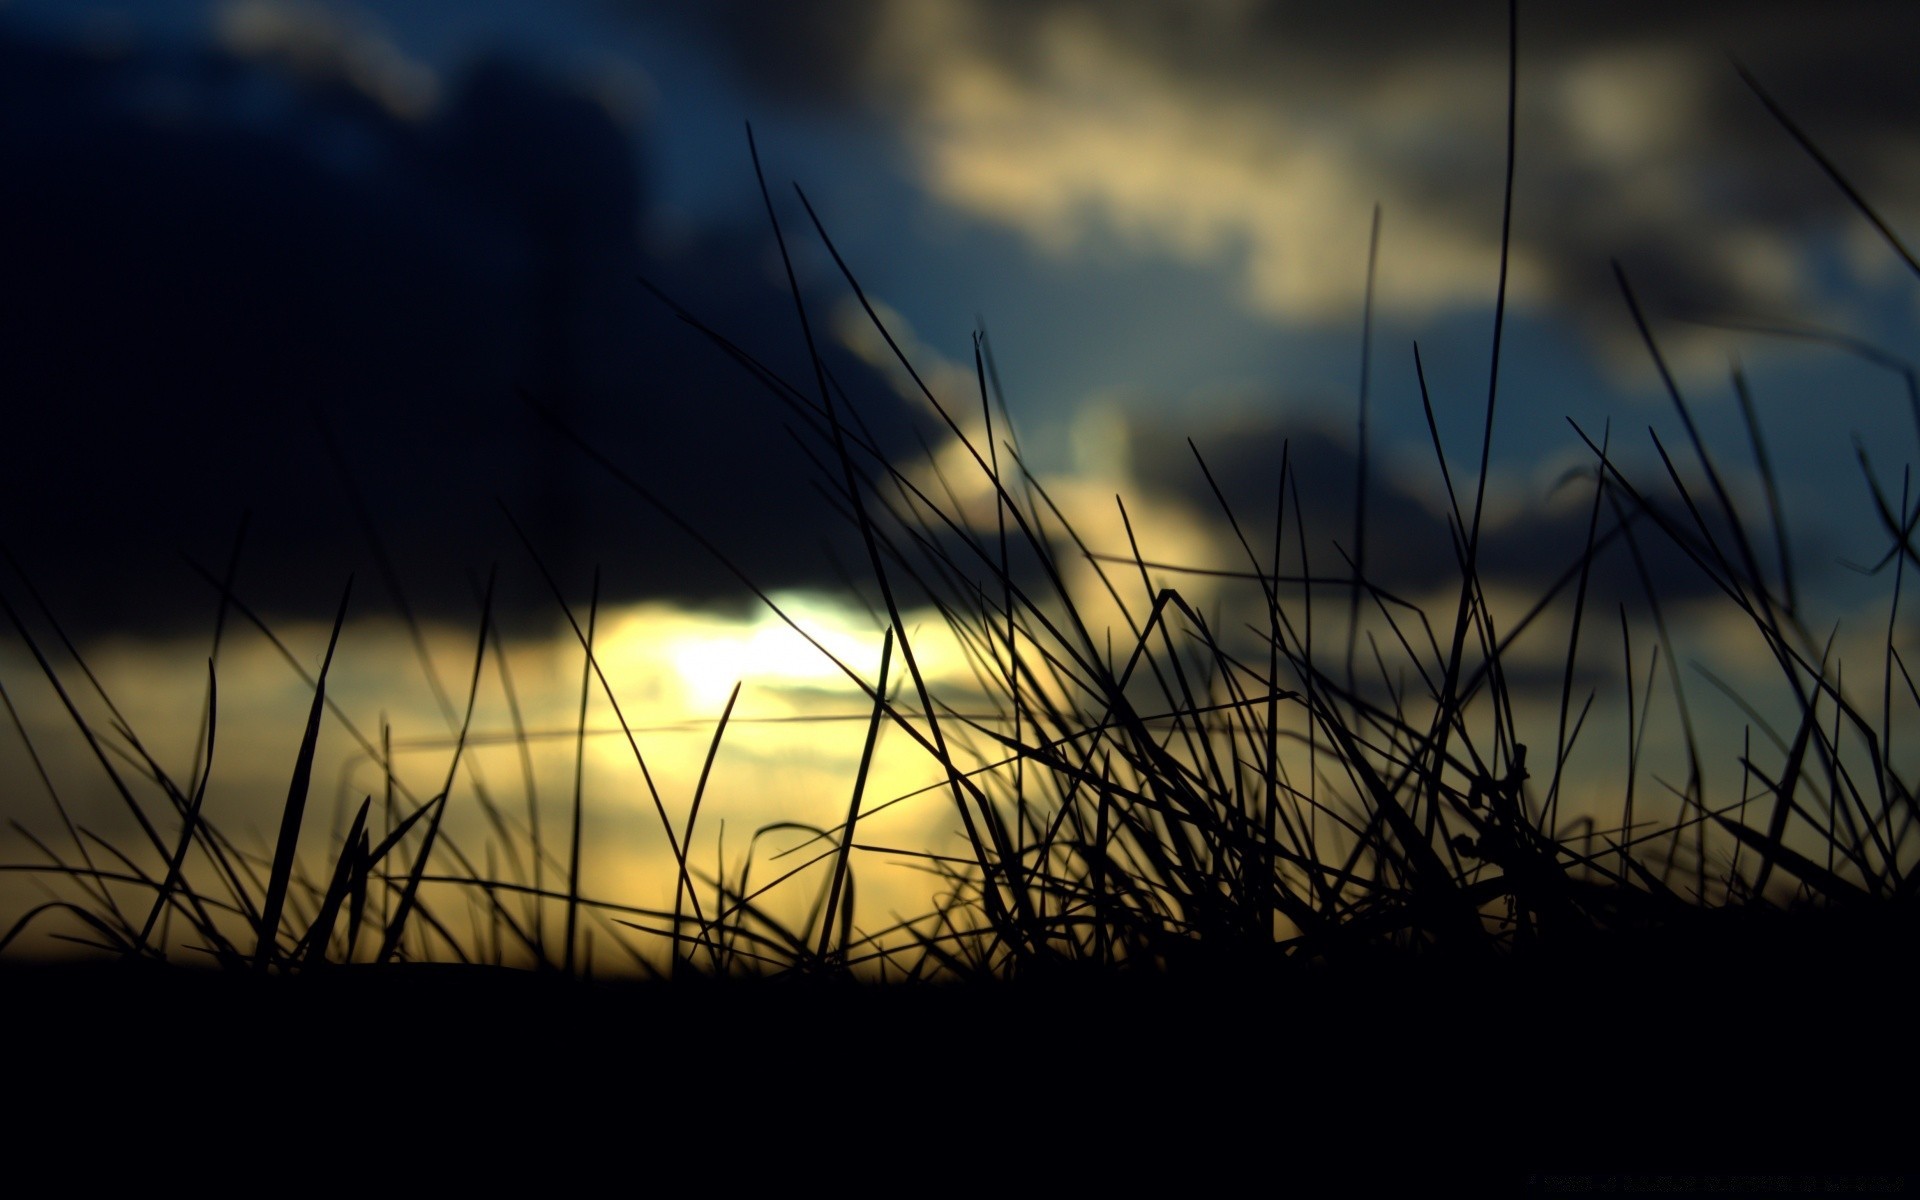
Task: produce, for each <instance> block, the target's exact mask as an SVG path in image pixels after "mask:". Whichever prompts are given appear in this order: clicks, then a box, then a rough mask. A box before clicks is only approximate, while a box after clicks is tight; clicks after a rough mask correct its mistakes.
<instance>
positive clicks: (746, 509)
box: [0, 30, 914, 632]
mask: <svg viewBox="0 0 1920 1200" xmlns="http://www.w3.org/2000/svg"><path fill="white" fill-rule="evenodd" d="M742 162H743V180H744V181H746V182H748V183H749V185H750V178H751V177H750V175H747V174H745V152H744V147H743V148H742ZM643 200H644V184H643V182H642V181H641V180H640V179H639V178H638V177H637V174H636V168H635V157H634V154H633V151H632V144H631V140H630V138H629V136H628V133H627V131H625V130H623V129H622V128H620V126H619V125H618V124H617V122H616V121H615V119H614V118H613V117H611V116H610V115H609V114H608V112H607V111H606V110H605V109H604V108H602V107H601V106H600V105H598V104H597V103H595V102H593V101H590V100H588V99H586V98H583V97H582V96H580V95H578V94H576V93H574V92H573V91H571V90H569V89H568V88H567V87H565V86H563V85H559V84H556V83H554V82H553V81H550V80H548V79H545V78H542V77H540V76H538V75H535V74H530V73H528V72H526V71H524V70H522V69H519V68H516V67H512V66H508V65H505V64H503V63H499V62H494V63H490V64H483V65H480V66H478V67H476V68H475V69H473V70H471V71H470V72H468V73H466V74H465V75H464V76H462V77H460V78H458V79H454V80H450V81H447V86H446V88H445V91H444V94H443V96H442V98H441V102H440V104H439V106H438V108H437V110H435V111H434V112H433V113H432V114H431V115H429V116H424V117H420V118H418V119H409V118H406V117H402V116H399V115H396V114H395V113H394V112H393V111H391V110H390V109H389V108H388V107H386V106H383V104H382V103H381V102H380V101H379V100H378V99H377V98H376V97H374V96H372V95H370V94H368V93H366V92H364V91H362V90H359V89H357V88H355V87H353V86H349V85H348V84H346V83H344V82H342V81H341V80H339V79H335V78H331V77H328V76H326V75H325V74H324V73H318V74H316V73H314V72H311V71H310V72H307V73H306V74H305V75H300V74H297V73H290V72H288V71H285V70H283V69H281V68H280V67H276V66H273V65H267V64H261V63H257V62H251V61H246V60H242V59H239V58H235V57H232V56H229V55H226V54H223V53H218V52H205V53H200V54H195V55H186V56H180V55H172V56H161V55H146V54H130V55H122V56H116V57H92V56H89V55H86V54H83V53H80V52H78V51H75V50H72V49H69V48H65V47H62V46H58V45H48V44H38V43H35V42H31V41H26V40H21V39H19V38H15V37H7V36H5V33H4V31H3V30H0V217H3V219H0V264H4V265H3V266H0V270H3V271H4V279H5V286H4V289H0V395H4V397H5V406H6V412H7V425H6V441H5V450H4V454H5V472H4V480H3V481H0V504H3V505H4V508H3V509H0V512H4V527H3V532H0V542H4V543H5V544H6V545H7V546H8V548H9V549H10V550H11V551H12V552H13V553H14V554H15V555H16V556H18V558H19V559H20V560H21V561H22V562H23V564H25V565H26V566H27V568H28V569H29V570H30V571H31V572H32V573H33V574H34V575H35V577H36V578H37V579H38V580H40V582H41V583H43V584H44V586H45V588H46V590H47V591H48V592H49V593H50V594H51V595H52V596H53V598H54V599H55V601H56V604H57V606H58V607H59V609H60V611H61V612H62V613H63V615H65V616H66V617H67V618H68V619H70V620H71V621H73V622H74V623H75V624H77V625H79V626H81V627H83V628H89V629H94V628H103V627H118V628H126V629H137V630H141V631H148V632H152V631H157V630H158V629H160V628H163V627H168V626H171V627H175V628H179V627H183V626H185V627H194V626H198V625H200V624H203V623H207V622H210V621H211V618H212V614H213V611H214V607H215V605H214V593H213V592H212V591H211V590H210V589H208V588H207V587H205V586H204V585H202V584H200V583H198V582H197V581H196V580H195V579H194V577H193V575H192V574H191V573H190V572H189V571H188V570H187V569H185V568H184V567H182V566H181V557H182V556H183V555H188V556H191V557H192V558H194V559H196V560H197V561H199V562H201V563H203V564H205V565H207V566H209V567H211V568H214V569H216V570H217V569H218V568H219V566H220V565H221V564H222V563H223V562H224V561H225V558H226V555H227V550H228V546H229V544H230V543H231V541H232V538H233V535H234V532H235V530H236V529H237V528H238V526H239V524H240V521H241V516H242V513H243V511H246V510H251V511H252V514H253V519H252V526H251V531H250V534H249V539H248V542H247V550H246V553H245V556H244V558H243V560H242V565H241V571H240V582H241V589H240V590H241V592H242V594H243V596H246V597H248V598H251V599H253V600H254V601H255V602H257V603H259V604H261V605H262V606H263V607H265V608H267V609H269V610H270V611H273V612H276V613H279V614H283V615H286V614H302V615H320V614H324V613H327V612H330V611H331V608H332V605H333V603H334V602H335V599H336V598H337V596H338V592H339V589H340V587H341V584H342V582H343V581H344V579H345V577H346V575H347V574H348V572H350V571H354V572H358V574H359V577H360V590H359V595H360V597H361V608H362V611H366V610H367V609H369V608H378V607H381V606H383V605H384V604H385V603H386V596H385V594H384V589H383V588H381V587H380V586H379V585H378V583H377V582H376V576H375V574H374V571H373V567H372V557H371V553H370V551H369V548H368V547H369V544H368V541H367V539H366V538H365V537H364V536H363V535H362V533H361V531H360V529H359V527H358V524H357V522H356V519H355V517H354V515H353V511H354V504H353V501H352V499H351V497H350V492H349V489H348V486H347V484H346V482H345V481H344V480H343V478H342V475H341V474H340V472H339V471H338V470H337V469H336V468H335V466H334V465H333V463H332V462H331V460H330V455H329V454H328V453H327V452H326V450H325V442H324V438H323V435H322V432H321V431H322V429H323V428H324V429H325V430H327V431H329V433H330V436H331V437H332V438H333V439H334V440H335V441H336V442H337V444H338V445H339V446H340V449H341V457H342V458H343V460H344V462H345V464H346V471H347V477H348V478H350V479H351V480H352V482H353V485H354V486H356V487H357V488H358V490H359V491H360V493H362V494H363V496H364V498H365V502H366V505H367V508H368V510H369V511H370V513H371V516H372V519H373V521H374V523H375V524H376V525H377V526H378V528H379V529H380V531H381V533H382V535H383V536H384V537H385V538H386V539H387V541H388V543H389V548H390V550H391V552H392V554H393V556H394V558H395V559H396V560H397V562H398V564H399V570H400V574H401V576H402V579H403V582H404V583H405V584H406V586H407V589H408V591H409V594H410V595H411V597H412V598H413V600H414V601H415V602H416V603H417V604H420V605H422V606H423V607H425V609H426V610H427V611H428V613H429V614H432V613H436V612H437V613H443V614H446V615H450V616H455V617H456V618H458V619H462V620H465V619H467V616H468V614H470V613H472V612H473V611H474V608H473V591H472V583H471V581H472V580H476V579H480V578H484V576H485V574H486V572H487V569H488V567H489V565H490V564H491V563H493V562H496V561H498V562H500V563H501V564H502V566H503V568H504V569H505V571H507V572H512V573H516V574H518V575H522V576H529V577H530V576H531V575H532V572H531V569H530V567H529V565H528V563H527V560H526V558H525V555H524V553H523V552H522V551H521V550H520V548H519V546H518V545H517V543H516V542H515V540H514V538H513V536H512V534H511V531H510V529H509V527H508V525H507V523H506V522H505V520H504V519H503V518H502V516H501V515H500V513H499V511H498V507H497V505H496V498H497V499H498V500H499V501H504V502H505V503H506V504H507V505H508V506H509V507H510V508H511V509H512V510H513V511H514V512H515V514H516V515H517V516H518V518H519V519H520V520H521V522H522V523H523V524H525V525H526V526H527V527H528V529H529V531H530V533H531V535H532V538H533V540H534V542H535V543H536V545H537V546H538V547H539V548H540V549H541V550H542V552H543V553H545V554H546V555H548V556H549V558H550V559H551V561H552V562H553V563H554V565H556V566H557V567H558V568H559V569H560V570H561V572H562V576H563V578H564V579H565V580H566V581H567V584H568V587H569V588H570V589H571V590H572V591H573V592H574V593H576V596H577V597H580V598H583V593H584V591H585V583H586V576H587V573H588V572H590V571H591V569H592V567H593V566H594V565H595V564H596V563H597V564H602V565H604V567H605V568H606V570H607V572H608V583H607V587H606V589H605V591H604V593H603V594H604V595H606V596H608V597H609V598H638V597H674V598H682V599H693V600H703V601H714V600H718V599H721V598H729V597H738V596H740V595H741V594H742V591H741V588H740V587H739V585H738V584H737V583H736V582H735V581H734V580H733V579H732V577H731V576H730V575H728V574H727V573H726V572H725V571H724V570H723V569H722V568H720V567H719V566H718V565H717V564H716V563H715V562H714V561H713V560H712V559H711V558H710V557H708V556H707V555H706V554H705V553H704V552H703V551H701V550H699V549H697V548H696V547H695V546H694V545H693V543H692V542H691V541H690V540H689V539H688V538H687V537H685V536H684V535H683V534H682V533H680V532H679V531H678V530H677V529H674V528H672V527H671V526H670V525H669V524H668V523H667V522H665V521H663V520H661V519H660V518H659V517H658V515H657V514H655V513H653V512H652V511H651V510H649V509H648V508H646V507H645V506H644V505H643V504H642V503H640V502H639V501H637V500H636V499H634V498H633V497H632V496H631V495H629V494H627V493H626V492H625V491H624V490H623V489H622V488H620V487H619V486H617V485H615V484H613V483H612V482H610V481H609V480H608V478H607V477H606V476H605V474H604V472H602V471H601V470H600V469H599V468H598V467H596V466H594V465H592V464H591V463H590V462H589V461H588V460H587V459H586V458H585V457H584V456H582V455H581V454H580V453H578V452H577V451H576V450H575V449H574V448H573V447H572V446H570V445H568V444H567V443H566V442H565V441H564V440H563V439H561V438H560V437H558V436H556V435H555V433H554V432H553V431H552V430H551V429H550V428H548V427H547V426H546V425H545V424H543V422H542V421H541V420H540V419H538V418H537V417H536V416H535V415H534V414H533V413H532V412H531V411H530V410H529V409H528V408H527V407H526V406H525V405H524V404H523V403H522V402H521V400H520V399H519V397H518V395H517V390H518V389H520V388H524V389H526V390H527V391H528V392H530V393H532V394H533V395H535V396H537V397H538V398H539V399H540V400H541V401H542V402H544V403H546V404H548V405H549V406H551V408H552V409H553V410H554V411H556V412H558V413H560V414H561V415H562V416H563V418H564V419H565V420H566V421H567V422H568V423H570V424H572V425H573V426H575V427H576V428H578V429H579V430H580V431H581V433H582V434H583V435H584V436H585V437H586V438H587V439H589V440H590V441H591V442H593V443H594V444H595V445H596V446H598V447H600V448H601V449H603V450H604V451H605V452H606V453H607V454H608V455H609V456H611V457H612V458H614V459H615V460H617V461H618V462H619V463H620V464H621V465H622V466H623V467H625V468H626V469H627V470H628V471H629V472H630V473H631V474H632V475H633V476H634V477H635V478H637V479H639V480H640V481H642V482H643V483H644V484H645V486H647V487H648V488H650V489H652V490H653V491H654V492H655V493H657V494H658V495H659V496H661V497H663V498H666V499H668V500H669V501H670V502H672V503H674V504H676V505H678V506H680V507H681V509H682V511H683V512H684V513H685V514H686V515H687V516H688V517H690V518H692V519H693V520H695V521H696V522H697V523H698V524H699V525H700V527H701V528H702V530H703V531H704V532H706V533H707V534H708V535H709V536H710V537H711V538H712V539H713V540H714V541H715V542H716V543H718V544H719V545H720V546H722V547H723V548H724V549H725V550H726V551H727V552H728V553H729V554H731V555H733V556H735V557H736V558H737V560H738V561H739V563H740V564H741V565H742V566H743V567H745V568H746V569H747V570H748V571H750V572H751V573H752V574H753V575H754V577H755V579H756V581H757V582H759V583H761V584H762V585H764V586H767V587H783V586H821V587H832V586H836V585H837V583H838V580H839V576H838V575H837V573H836V571H835V569H834V567H833V566H832V564H831V563H830V562H829V559H828V555H827V553H826V552H825V549H824V548H825V547H826V546H828V545H829V544H837V545H838V548H839V551H840V552H843V553H846V552H848V551H849V546H848V544H847V543H845V542H844V541H841V542H838V543H835V536H834V535H835V530H836V526H835V524H834V523H833V522H832V521H831V520H830V518H826V517H824V516H823V514H824V512H825V510H824V508H823V507H822V505H821V504H820V503H818V502H817V499H816V497H815V495H814V493H813V489H812V484H811V479H812V476H813V470H812V467H811V466H810V465H809V464H808V463H807V462H806V461H805V459H804V456H802V455H801V454H800V453H799V452H798V451H797V450H796V448H795V446H794V443H793V439H792V435H791V434H790V433H789V431H788V426H789V425H790V424H794V423H795V422H794V421H793V418H792V416H791V414H790V413H788V412H787V410H785V409H784V408H782V407H781V406H780V405H779V404H778V403H776V402H774V401H773V400H772V399H771V398H770V397H769V396H768V395H767V394H766V393H765V391H764V389H762V388H761V387H760V386H759V385H758V384H756V383H754V382H753V381H752V380H751V378H750V377H749V376H748V375H747V373H746V372H744V371H743V370H742V369H741V368H740V367H739V366H738V365H737V364H735V363H734V362H732V361H731V360H729V359H728V358H727V357H726V356H725V355H724V354H723V353H721V352H720V351H718V350H716V349H715V348H714V347H713V346H712V345H710V344H708V343H707V342H706V340H705V339H703V338H702V337H701V336H699V335H698V334H697V333H695V332H694V331H693V330H691V329H689V328H687V327H686V326H684V325H682V324H681V323H679V322H678V321H676V320H675V319H674V318H673V316H672V315H671V313H670V312H669V311H668V310H667V309H666V308H665V307H664V306H662V305H661V304H659V303H658V302H657V301H655V300H654V299H653V298H652V297H651V296H649V295H648V294H647V293H646V292H645V291H644V289H643V288H642V287H641V286H640V284H639V283H638V282H637V280H636V277H637V276H639V275H642V274H644V275H646V276H647V277H648V278H650V279H652V280H653V281H654V282H655V283H657V284H658V285H659V286H661V287H662V288H663V289H664V290H665V291H667V292H668V293H670V294H672V295H674V296H675V297H676V298H677V299H679V300H681V301H682V302H683V303H685V304H686V305H687V306H688V307H689V308H690V309H692V310H693V311H694V312H696V313H698V314H700V315H701V316H703V317H705V318H707V319H708V320H710V321H711V322H712V323H713V324H714V325H715V326H716V327H717V328H718V329H720V330H723V331H725V332H727V333H729V334H730V335H732V336H735V337H736V338H737V339H738V340H739V341H741V342H742V343H743V345H745V346H746V347H747V348H748V349H750V350H751V351H753V352H755V353H757V354H762V355H767V356H769V358H770V361H771V362H772V365H774V366H775V367H776V368H777V369H779V370H780V371H782V372H783V373H785V374H786V375H788V376H789V377H790V378H792V379H793V380H794V381H795V382H797V383H805V384H808V385H809V390H810V384H811V372H810V370H804V369H803V368H804V367H805V358H804V353H803V351H802V349H801V347H802V342H801V339H800V335H799V333H798V331H797V325H796V323H795V319H794V316H793V308H792V303H791V300H790V299H789V298H788V297H787V296H786V295H785V293H784V292H783V291H782V290H781V289H780V288H779V287H778V286H777V285H776V283H775V282H774V281H773V280H772V279H771V278H770V277H769V275H768V272H767V269H766V259H765V256H766V251H767V246H768V241H769V239H768V235H767V233H766V231H765V230H764V229H755V230H745V231H737V232H735V233H732V234H726V235H722V234H720V233H718V232H709V233H708V234H707V235H705V238H704V240H702V241H701V242H700V243H699V244H697V245H696V246H694V247H693V248H691V249H690V250H689V251H688V252H686V253H685V254H682V255H679V256H676V257H672V258H665V259H654V258H647V257H645V256H643V255H642V253H641V251H640V250H639V249H638V241H637V238H636V234H635V230H636V221H637V217H638V214H639V213H640V211H641V209H642V203H643ZM834 368H835V372H836V375H837V377H838V378H840V379H841V380H842V382H843V383H845V384H846V385H847V387H848V388H849V390H850V391H851V392H852V394H853V395H854V396H855V397H856V398H857V399H859V400H860V401H861V402H862V403H863V405H864V408H863V412H864V413H865V415H866V417H867V419H869V420H871V421H873V422H875V423H876V425H877V426H878V427H879V429H880V430H881V432H882V434H883V436H884V437H887V438H889V439H890V440H891V444H892V445H894V446H896V447H898V446H900V445H902V444H907V445H911V444H912V442H911V440H910V439H908V438H907V436H906V435H907V432H908V430H909V429H911V428H912V426H913V423H914V422H913V420H912V419H911V418H910V417H909V416H908V414H907V413H906V411H905V410H904V409H903V408H902V407H901V405H899V404H898V403H897V402H895V401H894V400H893V399H892V395H891V393H890V392H889V391H888V389H887V388H886V386H885V385H884V384H883V383H881V382H880V381H879V380H878V379H877V378H876V377H875V376H873V375H871V374H870V373H868V372H866V371H864V370H862V369H861V368H859V367H858V366H857V365H856V364H855V363H854V362H853V361H852V360H851V359H850V358H848V357H846V356H839V357H836V358H835V360H834ZM316 414H317V419H316ZM850 557H851V555H850ZM7 586H8V588H9V590H12V588H13V586H14V585H13V583H12V582H11V581H10V582H9V584H8V585H7ZM537 595H538V592H537V589H536V590H535V591H532V592H528V593H527V594H526V597H525V599H526V601H527V602H536V601H535V600H534V598H535V597H537Z"/></svg>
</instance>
